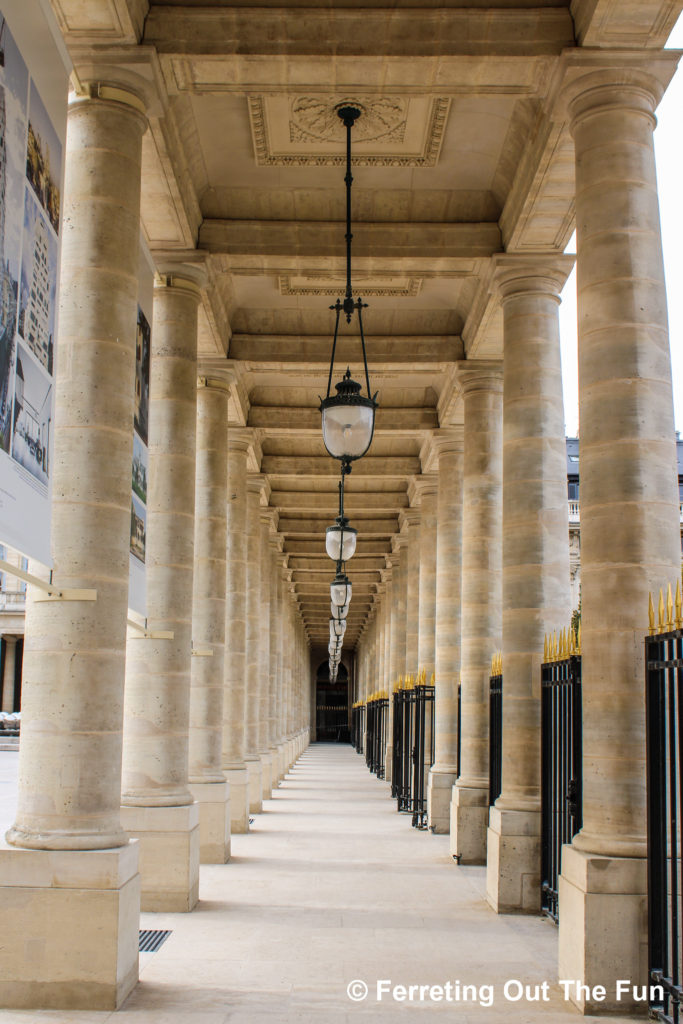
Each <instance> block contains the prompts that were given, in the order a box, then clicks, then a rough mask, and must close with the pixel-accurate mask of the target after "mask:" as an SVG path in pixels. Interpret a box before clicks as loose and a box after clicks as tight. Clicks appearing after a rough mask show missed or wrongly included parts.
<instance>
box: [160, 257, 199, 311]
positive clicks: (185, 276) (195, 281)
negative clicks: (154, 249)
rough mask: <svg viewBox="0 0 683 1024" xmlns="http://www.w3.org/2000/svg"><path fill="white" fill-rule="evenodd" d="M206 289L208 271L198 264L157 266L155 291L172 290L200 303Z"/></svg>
mask: <svg viewBox="0 0 683 1024" xmlns="http://www.w3.org/2000/svg"><path fill="white" fill-rule="evenodd" d="M205 287H206V271H205V270H204V267H203V266H201V265H200V264H197V263H185V262H180V261H179V262H177V263H176V262H175V261H164V262H163V263H160V264H158V265H157V269H156V273H155V275H154V290H155V291H158V290H159V289H163V288H172V289H174V290H176V291H178V292H183V293H185V294H187V295H191V296H192V297H193V298H195V299H196V300H197V302H199V301H200V300H201V297H202V289H203V288H205Z"/></svg>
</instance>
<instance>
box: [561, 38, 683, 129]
mask: <svg viewBox="0 0 683 1024" xmlns="http://www.w3.org/2000/svg"><path fill="white" fill-rule="evenodd" d="M677 64H678V55H677V51H675V50H670V51H666V50H660V51H654V52H653V51H651V50H645V51H638V50H634V51H632V52H628V53H627V52H624V51H623V50H620V51H619V52H618V53H615V54H609V53H607V52H605V51H599V52H598V51H590V50H585V51H581V52H580V53H579V52H576V53H572V54H571V55H569V56H568V58H567V61H566V67H565V75H564V81H563V83H562V86H561V88H560V92H559V107H560V111H561V112H562V113H563V114H564V115H565V116H567V117H568V118H569V121H570V127H571V130H572V131H573V129H574V126H575V124H576V123H577V121H579V120H581V119H582V118H583V117H585V116H590V115H591V114H592V113H597V112H600V111H604V110H607V109H610V108H612V109H615V110H616V109H620V110H625V109H626V110H628V109H630V110H632V111H633V112H634V113H638V114H644V115H645V116H647V117H649V118H651V119H652V124H653V127H654V124H655V119H654V111H655V109H656V107H657V106H658V104H659V102H660V100H661V98H662V96H663V95H664V92H665V90H666V88H667V86H668V85H669V83H670V81H671V79H672V78H673V76H674V74H675V72H676V67H677Z"/></svg>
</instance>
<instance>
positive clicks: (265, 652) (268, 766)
mask: <svg viewBox="0 0 683 1024" xmlns="http://www.w3.org/2000/svg"><path fill="white" fill-rule="evenodd" d="M260 525H261V588H260V591H261V608H260V612H259V624H260V632H261V636H260V644H259V647H260V656H259V680H258V685H259V709H260V710H259V760H260V762H261V787H262V794H263V799H264V800H268V799H270V794H271V789H272V773H273V765H272V758H271V753H270V616H271V606H270V539H269V538H270V517H269V516H268V514H267V512H266V510H265V509H262V510H261V524H260Z"/></svg>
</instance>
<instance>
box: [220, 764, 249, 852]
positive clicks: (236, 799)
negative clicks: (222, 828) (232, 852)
mask: <svg viewBox="0 0 683 1024" xmlns="http://www.w3.org/2000/svg"><path fill="white" fill-rule="evenodd" d="M223 774H224V775H225V777H226V779H227V780H228V785H229V787H230V834H231V835H233V836H236V835H244V834H245V833H246V832H248V831H249V776H248V773H247V769H246V766H244V765H243V766H242V767H241V768H224V769H223Z"/></svg>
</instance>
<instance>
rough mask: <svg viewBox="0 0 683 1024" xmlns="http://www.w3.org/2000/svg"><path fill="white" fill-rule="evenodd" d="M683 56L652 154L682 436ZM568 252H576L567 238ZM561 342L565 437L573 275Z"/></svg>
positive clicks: (565, 296)
mask: <svg viewBox="0 0 683 1024" xmlns="http://www.w3.org/2000/svg"><path fill="white" fill-rule="evenodd" d="M668 46H669V47H674V48H680V49H682V50H683V17H682V18H680V19H679V21H678V24H677V25H676V28H675V29H674V31H673V32H672V33H671V36H670V38H669V42H668ZM682 114H683V58H682V59H681V65H680V67H679V69H678V71H677V72H676V75H675V77H674V79H673V81H672V83H671V85H670V86H669V88H668V90H667V92H666V95H665V96H664V99H663V100H662V102H661V104H660V105H659V108H658V110H657V121H658V126H657V130H656V132H655V154H656V158H657V178H658V181H659V203H660V211H661V218H662V243H663V246H664V266H665V268H666V284H667V294H668V301H669V332H670V338H671V359H672V368H673V391H674V413H675V417H676V429H677V430H679V431H681V434H682V435H683V257H682V254H681V240H682V239H683V202H682V201H681V179H682V177H683V131H682V126H683V118H682ZM568 251H572V252H573V251H575V242H574V240H572V242H571V244H570V246H569V248H568ZM560 335H561V339H562V378H563V381H564V416H565V423H566V425H567V434H568V436H569V437H574V436H576V434H577V433H578V426H579V405H578V386H577V372H578V371H577V365H576V273H575V272H574V273H573V274H572V275H571V277H570V278H569V280H568V281H567V284H566V287H565V289H564V292H563V293H562V305H561V306H560Z"/></svg>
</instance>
